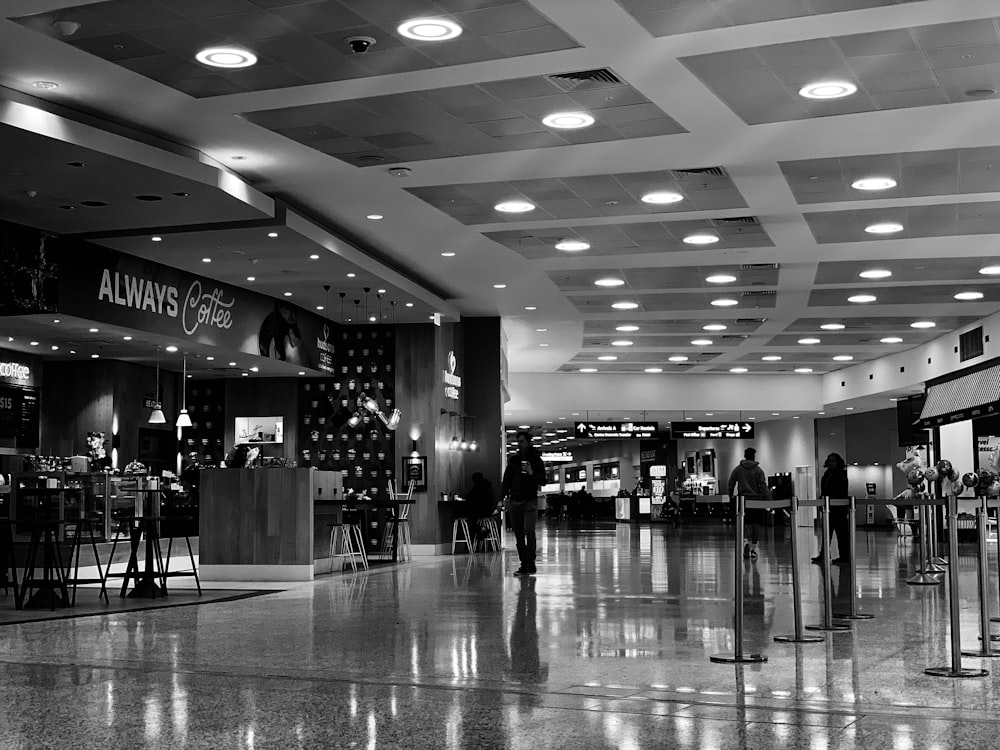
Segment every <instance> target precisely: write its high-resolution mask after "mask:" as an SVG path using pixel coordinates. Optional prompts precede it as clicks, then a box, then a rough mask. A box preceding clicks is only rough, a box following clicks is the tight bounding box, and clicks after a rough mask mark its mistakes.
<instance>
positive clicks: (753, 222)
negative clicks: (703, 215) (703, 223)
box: [712, 216, 760, 227]
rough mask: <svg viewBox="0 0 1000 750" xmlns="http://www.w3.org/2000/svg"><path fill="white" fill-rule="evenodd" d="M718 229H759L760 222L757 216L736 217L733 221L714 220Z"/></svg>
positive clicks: (714, 224)
mask: <svg viewBox="0 0 1000 750" xmlns="http://www.w3.org/2000/svg"><path fill="white" fill-rule="evenodd" d="M712 226H716V227H758V226H760V222H759V221H757V217H756V216H734V217H733V218H731V219H712Z"/></svg>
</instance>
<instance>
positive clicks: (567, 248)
mask: <svg viewBox="0 0 1000 750" xmlns="http://www.w3.org/2000/svg"><path fill="white" fill-rule="evenodd" d="M556 250H562V251H563V252H564V253H579V252H581V251H583V250H590V243H589V242H585V241H584V240H571V239H565V240H559V242H557V243H556Z"/></svg>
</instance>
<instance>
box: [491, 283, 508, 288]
mask: <svg viewBox="0 0 1000 750" xmlns="http://www.w3.org/2000/svg"><path fill="white" fill-rule="evenodd" d="M493 288H494V289H506V288H507V285H506V284H494V285H493Z"/></svg>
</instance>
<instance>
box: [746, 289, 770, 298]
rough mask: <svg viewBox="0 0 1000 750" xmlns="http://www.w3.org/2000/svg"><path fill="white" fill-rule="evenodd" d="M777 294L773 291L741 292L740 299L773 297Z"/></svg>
mask: <svg viewBox="0 0 1000 750" xmlns="http://www.w3.org/2000/svg"><path fill="white" fill-rule="evenodd" d="M776 294H777V292H775V291H774V290H773V289H753V290H750V291H748V292H743V293H742V294H741V295H740V296H741V297H774V296H775V295H776Z"/></svg>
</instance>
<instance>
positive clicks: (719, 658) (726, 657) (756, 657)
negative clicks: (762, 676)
mask: <svg viewBox="0 0 1000 750" xmlns="http://www.w3.org/2000/svg"><path fill="white" fill-rule="evenodd" d="M708 660H709V661H712V662H715V663H716V664H761V663H763V662H765V661H767V657H766V656H764V654H742V655H741V656H737V655H736V654H712V656H710V657H708Z"/></svg>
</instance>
